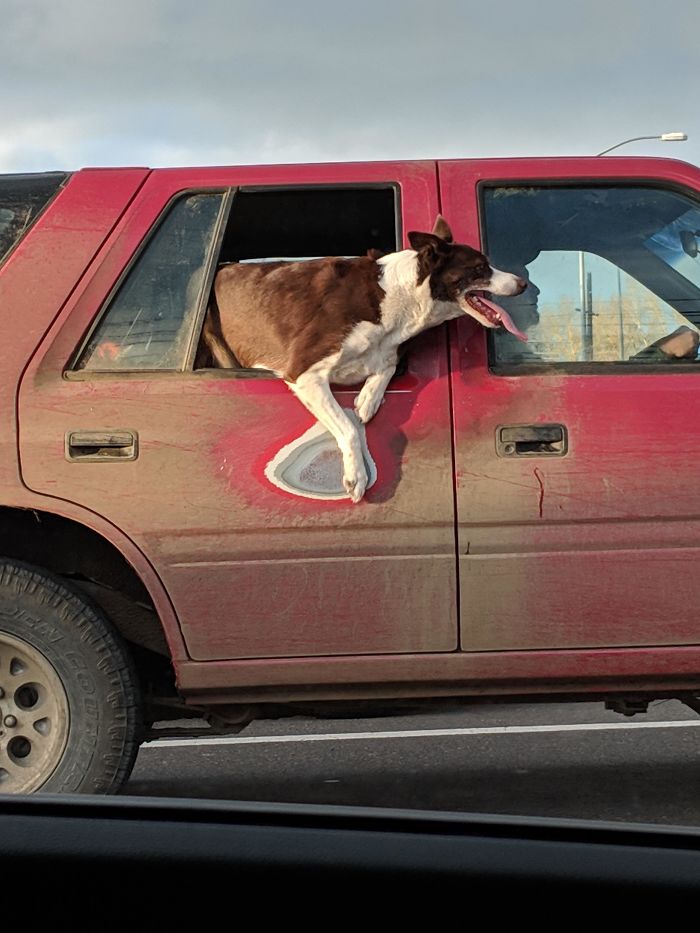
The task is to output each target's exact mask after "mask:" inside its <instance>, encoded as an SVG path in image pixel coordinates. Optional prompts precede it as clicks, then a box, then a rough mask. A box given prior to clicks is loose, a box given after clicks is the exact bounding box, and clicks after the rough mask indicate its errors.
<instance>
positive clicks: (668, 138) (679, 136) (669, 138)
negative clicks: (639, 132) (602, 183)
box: [597, 133, 688, 156]
mask: <svg viewBox="0 0 700 933" xmlns="http://www.w3.org/2000/svg"><path fill="white" fill-rule="evenodd" d="M687 138H688V135H687V133H661V135H660V136H633V137H632V138H631V139H624V140H623V141H622V142H621V143H615V145H614V146H611V147H610V148H609V149H603V151H602V152H599V153H597V154H598V155H599V156H602V155H607V154H608V152H612V151H613V149H619V148H620V146H626V145H627V143H636V142H639V140H640V139H659V140H661V142H662V143H682V142H685V140H686V139H687Z"/></svg>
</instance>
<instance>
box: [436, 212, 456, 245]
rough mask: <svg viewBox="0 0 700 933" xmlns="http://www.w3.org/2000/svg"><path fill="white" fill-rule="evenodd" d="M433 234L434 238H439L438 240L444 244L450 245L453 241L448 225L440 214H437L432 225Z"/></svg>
mask: <svg viewBox="0 0 700 933" xmlns="http://www.w3.org/2000/svg"><path fill="white" fill-rule="evenodd" d="M433 233H434V234H435V236H439V237H440V239H441V240H444V241H445V242H446V243H451V242H452V240H453V236H452V231H451V230H450V225H449V224H448V223H447V221H446V220H445V218H444V217H443V216H442V214H438V215H437V217H436V218H435V223H434V224H433Z"/></svg>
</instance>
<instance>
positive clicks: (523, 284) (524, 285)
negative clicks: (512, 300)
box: [517, 276, 527, 294]
mask: <svg viewBox="0 0 700 933" xmlns="http://www.w3.org/2000/svg"><path fill="white" fill-rule="evenodd" d="M517 279H518V294H520V293H521V292H524V291H525V289H526V288H527V279H521V278H520V276H517Z"/></svg>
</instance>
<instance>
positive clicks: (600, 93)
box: [0, 0, 700, 170]
mask: <svg viewBox="0 0 700 933" xmlns="http://www.w3.org/2000/svg"><path fill="white" fill-rule="evenodd" d="M525 9H526V8H524V7H523V6H522V3H520V2H516V0H492V2H491V3H490V4H489V5H488V6H485V5H483V4H480V3H474V2H457V0H443V2H441V3H440V4H438V5H437V6H435V7H434V8H431V9H430V10H428V8H426V6H425V4H424V3H418V2H413V0H404V2H394V0H385V2H382V3H377V2H374V0H373V2H368V0H356V2H355V3H354V4H353V5H352V6H351V7H350V6H347V5H340V4H332V3H328V2H324V3H320V2H316V0H296V2H295V3H294V4H285V3H283V2H281V0H280V2H270V0H257V2H248V0H234V2H231V0H227V2H224V0H200V2H199V3H197V4H192V3H191V2H189V0H188V2H184V0H149V2H148V3H144V2H143V0H140V2H136V0H120V3H119V4H114V3H107V2H104V0H92V2H87V0H71V2H69V0H56V2H54V3H48V2H45V0H23V2H21V3H20V2H17V0H5V4H4V9H3V31H2V33H0V82H2V85H3V87H5V88H10V87H11V88H12V93H6V94H4V95H3V97H2V100H0V120H2V125H3V138H4V142H3V143H2V144H1V145H0V169H5V170H18V169H23V168H29V167H37V166H39V165H41V166H43V167H46V168H49V167H67V168H72V167H76V166H80V165H84V164H120V163H121V164H124V163H128V164H134V163H138V164H153V165H158V164H178V163H180V164H182V163H185V162H186V163H200V164H201V163H202V162H212V163H213V162H221V161H223V162H229V163H234V162H239V163H240V162H266V161H306V160H308V161H311V160H321V159H349V158H353V159H363V158H367V159H376V158H417V157H435V156H448V155H449V156H457V155H462V156H479V155H481V156H494V155H518V154H546V153H552V154H557V153H560V152H571V153H576V152H595V151H597V150H598V149H602V148H605V147H606V146H607V145H612V144H613V143H614V142H616V141H618V140H619V139H622V138H625V136H634V135H641V134H644V133H657V132H658V133H660V132H664V131H667V130H675V129H682V130H685V131H686V132H689V133H691V132H692V130H693V126H697V117H696V108H695V103H694V94H693V91H692V89H691V87H690V84H691V83H692V82H691V81H690V79H689V76H690V75H693V74H694V72H695V67H696V49H695V45H696V36H697V34H698V27H700V8H699V7H698V5H697V3H696V2H695V0H675V2H674V7H673V16H672V17H671V16H668V17H659V16H658V10H657V6H656V4H654V3H652V2H651V0H636V2H634V3H633V2H630V0H622V2H616V3H614V4H613V3H610V2H602V0H590V2H588V3H586V4H576V5H572V4H564V3H561V2H560V0H557V2H553V0H539V2H538V4H536V5H533V8H530V7H528V8H527V13H526V14H525V13H524V12H523V11H524V10H525ZM697 142H698V143H700V138H699V139H698V141H697ZM694 145H697V144H694ZM630 151H634V150H630ZM637 151H639V150H637ZM653 151H656V150H653ZM662 151H663V152H664V154H667V151H666V150H665V149H663V150H662ZM676 152H678V153H679V154H681V148H680V147H679V149H678V150H675V149H674V154H676ZM693 152H694V153H698V154H699V155H700V149H697V148H692V149H691V146H690V145H689V144H686V145H685V146H684V147H682V155H683V157H685V158H692V155H691V153H693ZM696 161H697V159H696Z"/></svg>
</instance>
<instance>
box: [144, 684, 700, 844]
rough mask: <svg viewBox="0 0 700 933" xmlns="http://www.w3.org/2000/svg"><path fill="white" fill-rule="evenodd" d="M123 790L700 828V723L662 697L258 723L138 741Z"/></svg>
mask: <svg viewBox="0 0 700 933" xmlns="http://www.w3.org/2000/svg"><path fill="white" fill-rule="evenodd" d="M126 793H127V794H133V795H142V796H157V797H198V798H209V799H229V800H257V801H266V802H270V801H277V802H279V801H285V802H287V801H292V802H300V803H321V804H345V805H361V806H380V807H399V808H403V807H408V808H411V809H415V808H418V809H437V810H458V811H462V812H476V813H508V814H518V815H536V816H554V817H573V818H581V819H599V820H625V821H634V822H651V823H665V824H677V825H693V826H700V717H698V716H696V715H695V714H694V713H693V712H691V711H690V710H689V709H687V708H686V707H684V706H683V705H682V704H681V703H679V702H678V701H675V700H665V701H659V702H656V703H654V704H652V706H651V707H650V709H649V712H648V713H647V714H644V715H639V716H635V717H633V718H626V717H623V716H620V715H619V714H617V713H614V712H612V711H606V710H605V709H604V707H603V705H602V704H601V703H576V704H520V705H496V706H473V707H468V708H466V709H463V710H458V711H454V712H447V713H444V712H443V713H433V714H427V715H422V716H412V717H408V718H407V717H392V718H382V719H355V720H313V719H305V718H295V719H286V720H275V721H272V720H261V721H256V722H254V723H251V724H250V725H249V726H248V727H246V728H245V729H244V730H243V732H241V733H239V735H237V736H227V737H213V736H212V737H209V736H204V737H198V738H188V737H187V734H186V731H183V735H182V737H177V738H162V739H158V740H156V741H152V742H150V743H148V744H146V745H144V746H143V747H142V748H141V751H140V753H139V757H138V760H137V763H136V767H135V769H134V772H133V775H132V777H131V780H130V782H129V784H128V785H127V787H126Z"/></svg>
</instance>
